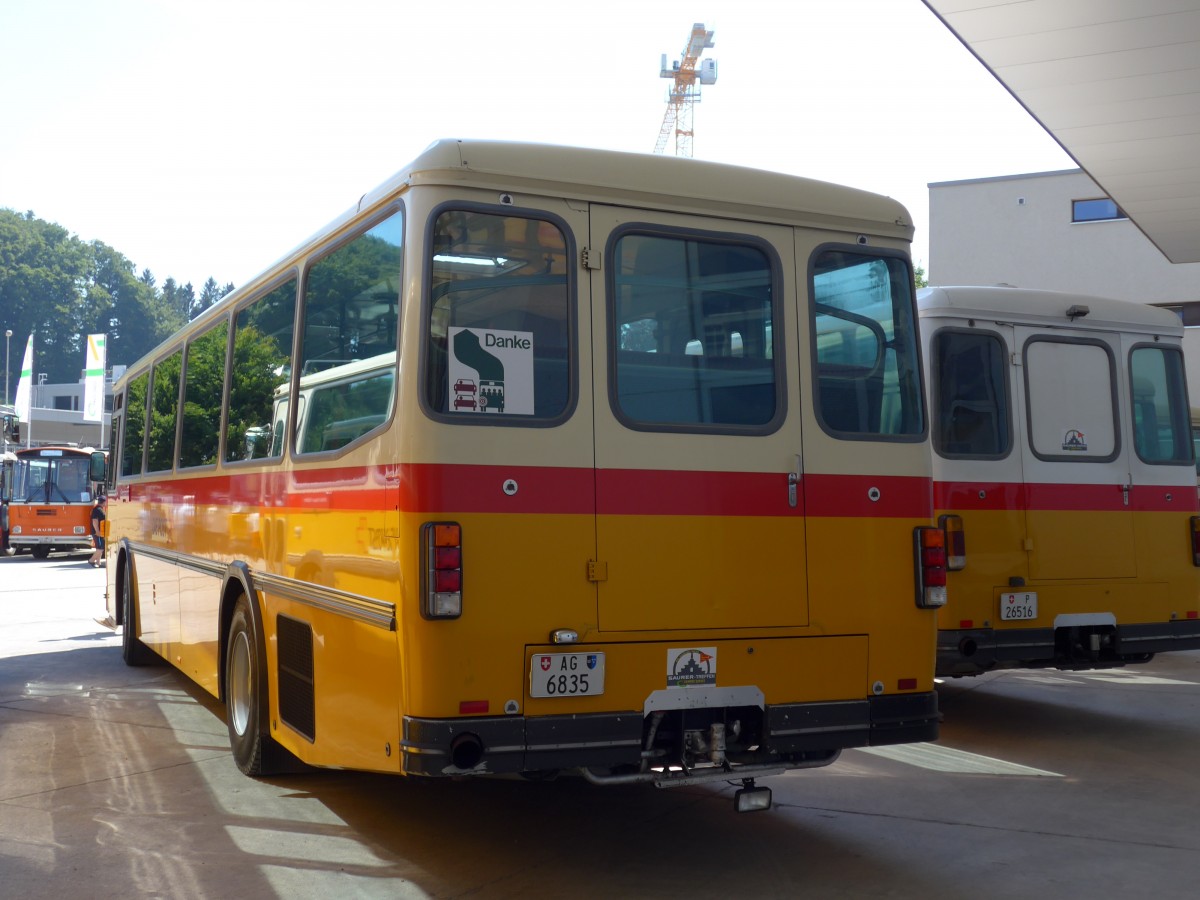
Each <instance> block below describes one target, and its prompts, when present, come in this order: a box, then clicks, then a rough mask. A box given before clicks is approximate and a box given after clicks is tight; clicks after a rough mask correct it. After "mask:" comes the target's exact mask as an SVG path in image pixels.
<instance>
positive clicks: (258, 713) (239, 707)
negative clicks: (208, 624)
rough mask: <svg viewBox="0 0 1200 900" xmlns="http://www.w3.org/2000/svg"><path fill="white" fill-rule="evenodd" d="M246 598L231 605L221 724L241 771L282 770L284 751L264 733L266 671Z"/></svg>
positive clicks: (226, 645) (251, 773)
mask: <svg viewBox="0 0 1200 900" xmlns="http://www.w3.org/2000/svg"><path fill="white" fill-rule="evenodd" d="M263 664H264V663H263V659H262V656H261V654H260V652H259V639H258V632H257V631H256V630H255V626H254V617H253V615H252V614H251V612H250V602H249V601H248V600H247V599H246V595H245V594H242V595H241V596H240V597H238V599H237V603H235V604H234V607H233V618H232V620H231V621H230V623H229V636H228V638H227V639H226V641H225V724H226V726H227V727H228V729H229V749H230V750H232V751H233V760H234V762H236V763H237V767H238V768H239V769H241V771H242V774H244V775H273V774H276V773H277V772H280V771H283V770H284V769H285V767H284V766H283V760H284V758H285V757H286V756H287V755H288V754H286V753H285V752H284V750H283V748H282V747H280V746H279V745H278V744H277V743H276V742H275V740H274V739H273V738H272V737H271V735H270V734H269V733H268V728H269V726H268V724H267V722H268V716H267V711H268V704H269V702H270V701H269V700H268V698H267V682H266V673H265V672H264V671H263Z"/></svg>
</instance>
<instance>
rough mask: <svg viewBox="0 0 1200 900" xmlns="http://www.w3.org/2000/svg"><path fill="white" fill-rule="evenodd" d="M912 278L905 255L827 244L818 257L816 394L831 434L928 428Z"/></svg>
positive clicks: (908, 432)
mask: <svg viewBox="0 0 1200 900" xmlns="http://www.w3.org/2000/svg"><path fill="white" fill-rule="evenodd" d="M912 284H913V280H912V272H911V271H910V270H909V267H908V263H907V260H905V259H904V258H902V257H899V256H881V255H879V256H877V255H872V254H870V253H865V252H858V251H849V250H824V251H821V252H820V253H818V254H817V256H816V258H815V259H814V261H813V270H812V323H811V326H812V340H813V345H814V357H813V358H814V361H815V368H816V371H815V373H814V375H815V377H814V382H815V391H814V393H815V398H814V399H815V401H816V410H817V418H818V420H819V421H820V422H821V425H822V427H823V428H824V429H825V430H826V431H828V432H829V433H830V434H832V435H834V436H836V437H847V438H852V439H854V438H871V437H894V438H903V437H913V438H915V437H917V436H919V435H922V434H923V433H924V431H925V411H924V405H923V401H922V398H921V379H920V365H919V358H918V355H917V332H916V313H915V311H914V306H913V297H912Z"/></svg>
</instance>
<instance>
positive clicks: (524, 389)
mask: <svg viewBox="0 0 1200 900" xmlns="http://www.w3.org/2000/svg"><path fill="white" fill-rule="evenodd" d="M449 338H450V360H449V362H450V364H449V366H448V367H447V373H448V377H449V379H450V383H449V388H450V389H449V390H448V391H447V392H446V394H447V398H448V400H447V402H448V405H449V410H448V411H449V412H460V413H484V414H494V415H502V414H506V413H515V414H517V415H527V416H528V415H533V332H531V331H499V330H495V329H491V328H451V329H450V330H449Z"/></svg>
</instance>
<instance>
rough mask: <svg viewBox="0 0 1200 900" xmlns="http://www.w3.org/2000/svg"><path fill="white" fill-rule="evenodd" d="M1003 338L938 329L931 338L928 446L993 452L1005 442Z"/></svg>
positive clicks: (962, 453)
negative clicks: (931, 406)
mask: <svg viewBox="0 0 1200 900" xmlns="http://www.w3.org/2000/svg"><path fill="white" fill-rule="evenodd" d="M1006 373H1007V367H1006V354H1005V347H1004V342H1003V341H1002V340H1001V339H1000V336H999V335H996V334H983V333H978V332H963V331H940V332H938V333H937V335H936V336H935V337H934V339H933V352H932V354H931V356H930V359H929V377H930V378H931V379H932V380H933V383H934V390H933V398H934V399H933V402H934V413H933V446H934V448H935V449H936V450H937V452H938V453H940V454H941V455H942V456H947V457H986V458H993V459H995V458H999V457H1002V456H1004V455H1005V454H1007V453H1008V451H1009V448H1010V447H1011V433H1010V430H1009V404H1008V389H1007V386H1006V385H1007V374H1006Z"/></svg>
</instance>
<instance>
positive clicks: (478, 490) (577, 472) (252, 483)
mask: <svg viewBox="0 0 1200 900" xmlns="http://www.w3.org/2000/svg"><path fill="white" fill-rule="evenodd" d="M787 478H788V476H787V473H785V472H680V471H666V470H653V469H599V470H592V469H590V468H563V467H554V466H475V465H445V464H395V465H388V466H371V467H368V466H354V467H341V468H334V469H301V470H293V471H292V472H291V473H287V472H283V471H274V472H247V473H244V474H242V473H235V474H230V475H221V476H207V477H205V476H202V477H197V478H188V479H185V480H178V481H163V482H135V483H133V484H131V485H129V486H128V488H129V493H128V495H127V496H128V497H129V499H131V500H134V501H137V502H141V503H162V504H170V505H173V506H179V505H182V506H219V507H220V506H232V505H246V506H262V507H274V508H277V509H293V510H316V509H328V510H335V509H336V510H356V509H381V508H385V507H391V506H393V505H396V504H398V506H399V509H400V510H401V511H403V512H410V513H411V512H417V513H420V512H429V513H433V514H437V513H438V512H440V511H445V512H446V513H456V514H457V513H520V514H537V513H541V514H547V515H550V514H565V515H594V514H596V513H597V512H598V513H599V514H600V515H630V516H653V515H659V516H803V515H809V516H824V517H856V516H867V517H881V518H923V519H928V518H929V517H930V516H931V515H932V510H933V505H932V493H931V490H930V482H929V480H928V479H926V478H919V477H901V476H875V475H822V474H810V475H805V476H804V478H803V479H802V483H801V484H800V485H798V486H797V492H796V496H797V505H796V506H795V507H793V506H791V505H790V504H789V502H788V481H787ZM597 496H599V504H598V508H597V503H596V497H597Z"/></svg>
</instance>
